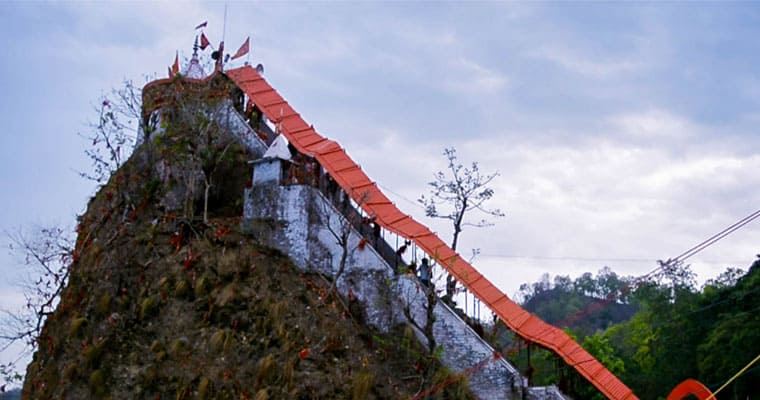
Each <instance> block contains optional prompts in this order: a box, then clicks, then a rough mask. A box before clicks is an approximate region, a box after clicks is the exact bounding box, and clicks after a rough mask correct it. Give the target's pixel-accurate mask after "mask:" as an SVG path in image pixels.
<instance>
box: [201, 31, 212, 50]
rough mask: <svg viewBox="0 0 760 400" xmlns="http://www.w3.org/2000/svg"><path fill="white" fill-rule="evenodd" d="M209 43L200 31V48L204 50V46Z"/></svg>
mask: <svg viewBox="0 0 760 400" xmlns="http://www.w3.org/2000/svg"><path fill="white" fill-rule="evenodd" d="M210 44H211V42H209V41H208V38H207V37H206V34H205V33H202V32H201V50H206V47H208V45H210Z"/></svg>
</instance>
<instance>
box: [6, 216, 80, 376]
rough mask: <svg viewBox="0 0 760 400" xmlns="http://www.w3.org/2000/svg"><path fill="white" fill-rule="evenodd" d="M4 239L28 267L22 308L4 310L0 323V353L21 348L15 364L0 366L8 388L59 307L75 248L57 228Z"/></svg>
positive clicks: (47, 228) (63, 231)
mask: <svg viewBox="0 0 760 400" xmlns="http://www.w3.org/2000/svg"><path fill="white" fill-rule="evenodd" d="M6 236H7V237H8V239H9V240H10V244H9V246H8V247H9V249H10V250H11V252H12V253H14V254H15V255H17V256H18V257H19V258H20V259H21V261H22V263H23V264H24V265H25V266H27V267H28V269H27V271H26V272H27V275H26V276H25V277H24V280H23V281H22V283H21V287H22V289H23V295H24V300H25V304H24V307H23V308H22V309H21V310H7V309H3V310H2V317H1V319H0V352H5V351H10V349H11V346H12V345H14V344H16V343H20V344H21V345H22V348H23V350H22V351H21V354H19V355H18V358H17V359H16V361H13V362H10V363H8V364H4V365H0V378H2V379H3V380H4V381H5V383H6V384H10V383H14V382H16V381H19V380H20V378H21V374H20V373H19V371H18V370H17V365H15V363H16V362H18V361H19V360H21V359H22V358H23V357H24V356H25V355H27V354H30V353H33V352H34V350H35V349H36V348H37V345H38V338H39V336H40V332H41V330H42V327H43V325H44V323H45V320H46V319H47V317H48V315H50V314H52V313H53V311H54V310H55V307H56V306H57V305H58V301H59V300H60V296H61V292H62V291H63V288H64V287H65V286H66V283H67V282H68V278H69V265H70V264H71V262H72V261H73V254H74V247H73V242H72V239H71V237H70V235H69V233H68V232H67V231H65V230H63V229H61V228H59V227H42V228H38V229H37V231H36V232H35V233H33V234H27V233H25V232H23V231H22V230H21V229H18V230H16V231H15V232H6ZM3 386H4V385H3Z"/></svg>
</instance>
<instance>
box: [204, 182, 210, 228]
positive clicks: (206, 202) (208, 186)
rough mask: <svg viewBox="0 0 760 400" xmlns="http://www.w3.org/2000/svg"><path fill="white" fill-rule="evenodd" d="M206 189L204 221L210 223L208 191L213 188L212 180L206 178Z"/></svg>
mask: <svg viewBox="0 0 760 400" xmlns="http://www.w3.org/2000/svg"><path fill="white" fill-rule="evenodd" d="M204 183H205V184H206V189H205V190H204V191H203V223H204V224H208V192H209V190H210V189H211V182H209V180H208V179H206V180H204Z"/></svg>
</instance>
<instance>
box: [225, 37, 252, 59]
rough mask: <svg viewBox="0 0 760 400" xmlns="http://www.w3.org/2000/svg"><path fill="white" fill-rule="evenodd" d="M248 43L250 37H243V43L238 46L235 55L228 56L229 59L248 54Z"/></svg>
mask: <svg viewBox="0 0 760 400" xmlns="http://www.w3.org/2000/svg"><path fill="white" fill-rule="evenodd" d="M250 43H251V38H250V37H248V38H247V39H245V43H243V45H242V46H240V48H239V49H238V51H237V53H235V55H234V56H232V58H230V60H234V59H236V58H240V57H242V56H244V55H246V54H248V49H249V45H250Z"/></svg>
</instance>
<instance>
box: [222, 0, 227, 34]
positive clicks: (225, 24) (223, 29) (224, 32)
mask: <svg viewBox="0 0 760 400" xmlns="http://www.w3.org/2000/svg"><path fill="white" fill-rule="evenodd" d="M226 35H227V3H224V25H222V42H223V41H224V39H225V36H226Z"/></svg>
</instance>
